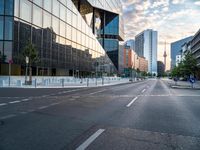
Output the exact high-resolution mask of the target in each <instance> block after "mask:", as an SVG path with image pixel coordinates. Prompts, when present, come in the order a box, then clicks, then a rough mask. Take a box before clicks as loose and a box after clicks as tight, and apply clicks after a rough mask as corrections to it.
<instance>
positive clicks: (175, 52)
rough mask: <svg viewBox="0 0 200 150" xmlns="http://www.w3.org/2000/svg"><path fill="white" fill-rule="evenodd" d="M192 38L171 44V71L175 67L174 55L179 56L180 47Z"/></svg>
mask: <svg viewBox="0 0 200 150" xmlns="http://www.w3.org/2000/svg"><path fill="white" fill-rule="evenodd" d="M192 38H193V37H192V36H190V37H187V38H184V39H181V40H178V41H176V42H173V43H171V69H173V68H174V67H175V66H176V55H179V54H180V52H181V46H182V45H183V44H184V43H186V42H189V41H191V40H192Z"/></svg>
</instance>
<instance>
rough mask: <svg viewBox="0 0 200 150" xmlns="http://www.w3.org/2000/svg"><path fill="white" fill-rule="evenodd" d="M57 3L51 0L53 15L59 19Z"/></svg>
mask: <svg viewBox="0 0 200 150" xmlns="http://www.w3.org/2000/svg"><path fill="white" fill-rule="evenodd" d="M59 10H60V9H59V2H58V1H57V0H53V14H54V15H55V16H57V17H59Z"/></svg>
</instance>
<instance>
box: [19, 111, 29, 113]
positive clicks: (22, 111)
mask: <svg viewBox="0 0 200 150" xmlns="http://www.w3.org/2000/svg"><path fill="white" fill-rule="evenodd" d="M19 113H20V114H27V113H28V112H25V111H22V112H19Z"/></svg>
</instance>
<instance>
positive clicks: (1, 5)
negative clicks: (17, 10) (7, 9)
mask: <svg viewBox="0 0 200 150" xmlns="http://www.w3.org/2000/svg"><path fill="white" fill-rule="evenodd" d="M3 14H4V0H0V15H3Z"/></svg>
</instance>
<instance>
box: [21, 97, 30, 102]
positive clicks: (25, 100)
mask: <svg viewBox="0 0 200 150" xmlns="http://www.w3.org/2000/svg"><path fill="white" fill-rule="evenodd" d="M29 100H30V99H28V98H26V99H23V100H21V101H22V102H27V101H29Z"/></svg>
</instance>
